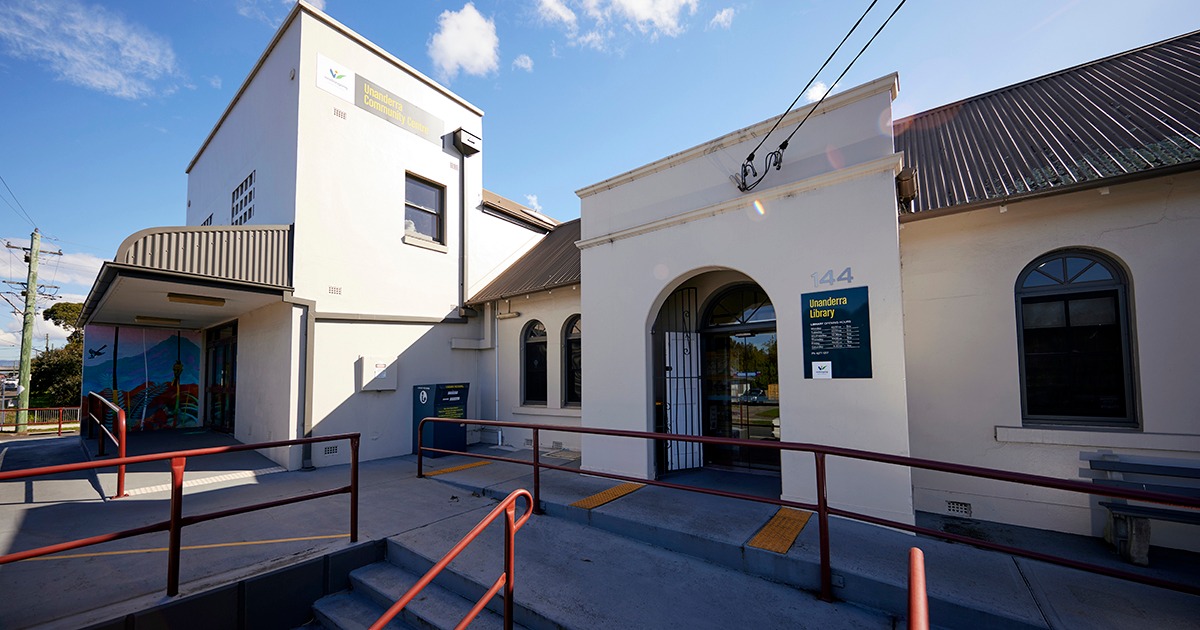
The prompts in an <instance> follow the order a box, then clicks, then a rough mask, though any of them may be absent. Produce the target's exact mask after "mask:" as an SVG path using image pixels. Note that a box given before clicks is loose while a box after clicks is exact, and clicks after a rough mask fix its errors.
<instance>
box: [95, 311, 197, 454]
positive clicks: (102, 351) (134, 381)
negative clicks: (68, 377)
mask: <svg viewBox="0 0 1200 630" xmlns="http://www.w3.org/2000/svg"><path fill="white" fill-rule="evenodd" d="M88 392H96V393H98V394H100V395H102V396H104V397H105V398H106V399H108V400H110V401H113V402H114V403H115V404H117V405H118V406H120V407H121V408H122V409H124V410H125V422H126V428H127V429H128V430H130V431H150V430H154V429H179V428H187V427H199V426H201V421H200V334H199V333H197V332H191V331H177V330H164V329H160V328H129V327H118V326H88V327H87V329H86V331H85V332H84V344H83V394H84V395H85V396H86V395H87V393H88Z"/></svg>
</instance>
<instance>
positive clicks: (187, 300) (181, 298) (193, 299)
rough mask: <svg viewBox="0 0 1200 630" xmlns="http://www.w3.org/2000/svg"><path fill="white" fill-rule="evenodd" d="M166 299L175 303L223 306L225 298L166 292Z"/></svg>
mask: <svg viewBox="0 0 1200 630" xmlns="http://www.w3.org/2000/svg"><path fill="white" fill-rule="evenodd" d="M167 301H168V302H174V303H176V304H196V305H199V306H225V298H219V297H209V296H207V295H191V294H189V293H168V294H167Z"/></svg>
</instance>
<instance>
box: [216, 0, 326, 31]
mask: <svg viewBox="0 0 1200 630" xmlns="http://www.w3.org/2000/svg"><path fill="white" fill-rule="evenodd" d="M308 3H309V4H311V5H312V6H313V8H315V9H319V10H321V11H324V10H325V0H308ZM294 6H296V0H278V1H276V2H272V1H271V0H237V4H236V5H234V9H235V10H236V11H237V13H238V15H240V16H242V17H244V18H250V19H251V20H258V21H259V22H262V23H263V24H266V25H267V26H269V27H271V28H279V25H280V24H283V19H284V18H286V17H287V16H288V13H290V12H291V10H292V7H294Z"/></svg>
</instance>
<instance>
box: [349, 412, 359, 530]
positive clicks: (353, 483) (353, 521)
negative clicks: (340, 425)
mask: <svg viewBox="0 0 1200 630" xmlns="http://www.w3.org/2000/svg"><path fill="white" fill-rule="evenodd" d="M350 542H352V543H356V542H358V436H357V435H355V436H351V438H350Z"/></svg>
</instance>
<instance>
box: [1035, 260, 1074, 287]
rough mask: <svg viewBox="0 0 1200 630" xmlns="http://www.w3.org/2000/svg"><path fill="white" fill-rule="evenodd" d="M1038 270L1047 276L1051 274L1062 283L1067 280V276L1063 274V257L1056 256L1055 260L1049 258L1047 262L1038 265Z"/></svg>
mask: <svg viewBox="0 0 1200 630" xmlns="http://www.w3.org/2000/svg"><path fill="white" fill-rule="evenodd" d="M1037 270H1038V271H1040V272H1042V273H1044V274H1046V275H1047V276H1049V277H1051V278H1054V279H1055V280H1057V281H1058V282H1059V283H1060V284H1061V283H1063V282H1066V281H1067V279H1066V277H1064V276H1063V259H1062V258H1055V259H1053V260H1047V261H1046V262H1044V263H1042V264H1040V265H1038V268H1037Z"/></svg>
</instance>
